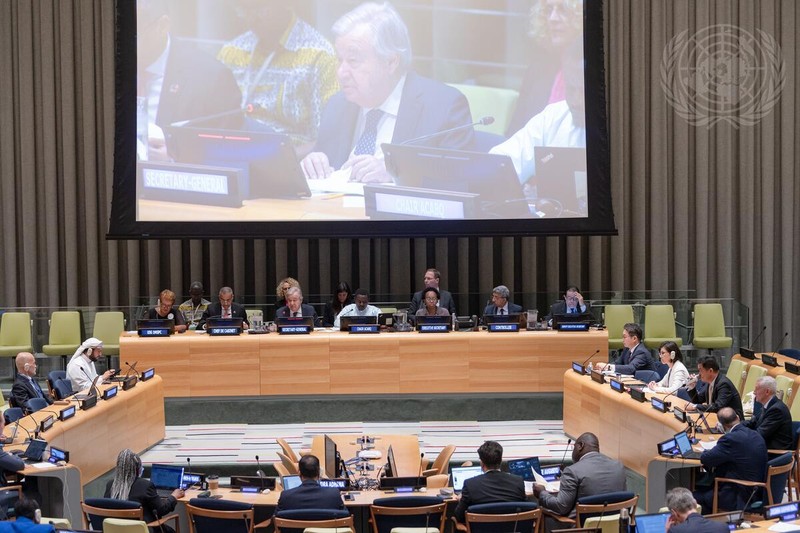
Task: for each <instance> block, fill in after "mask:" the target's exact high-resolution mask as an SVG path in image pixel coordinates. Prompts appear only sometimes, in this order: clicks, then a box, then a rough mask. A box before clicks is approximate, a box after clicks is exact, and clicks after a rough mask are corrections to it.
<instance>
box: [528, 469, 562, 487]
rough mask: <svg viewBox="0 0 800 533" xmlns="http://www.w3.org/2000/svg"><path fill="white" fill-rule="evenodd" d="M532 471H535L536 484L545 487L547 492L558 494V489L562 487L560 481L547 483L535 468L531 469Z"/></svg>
mask: <svg viewBox="0 0 800 533" xmlns="http://www.w3.org/2000/svg"><path fill="white" fill-rule="evenodd" d="M531 470H533V477H534V479H535V480H536V481H534V483H536V484H538V485H542V486H544V490H546V491H547V492H558V489H559V488H560V486H561V482H560V481H547V480H546V479H545V478H543V477H542V475H541V474H540V473H539V472H537V471H536V470H534V469H533V468H531ZM531 490H533V489H531Z"/></svg>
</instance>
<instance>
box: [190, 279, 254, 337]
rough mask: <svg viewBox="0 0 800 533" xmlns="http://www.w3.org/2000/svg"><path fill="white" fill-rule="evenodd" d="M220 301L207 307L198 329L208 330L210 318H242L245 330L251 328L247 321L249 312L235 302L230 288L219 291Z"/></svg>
mask: <svg viewBox="0 0 800 533" xmlns="http://www.w3.org/2000/svg"><path fill="white" fill-rule="evenodd" d="M218 297H219V301H218V302H214V303H213V304H209V305H208V307H206V310H205V312H204V313H203V316H202V317H200V323H199V324H198V325H197V329H206V320H208V319H209V318H241V319H242V320H243V321H244V323H243V326H244V329H247V328H249V327H250V323H249V322H248V321H247V312H246V311H245V310H244V307H243V306H241V305H239V304H237V303H236V302H234V301H233V289H231V288H230V287H222V288H221V289H220V290H219V295H218Z"/></svg>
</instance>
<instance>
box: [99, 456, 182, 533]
mask: <svg viewBox="0 0 800 533" xmlns="http://www.w3.org/2000/svg"><path fill="white" fill-rule="evenodd" d="M143 473H144V467H143V466H142V460H141V459H140V458H139V456H138V455H137V454H135V453H134V452H133V451H132V450H130V449H125V450H122V451H121V452H119V455H117V466H116V467H115V468H114V478H113V479H110V480H109V481H108V483H107V484H106V491H105V494H104V497H105V498H114V499H115V500H129V501H133V502H139V503H140V504H142V509H143V511H144V521H145V522H148V523H149V522H152V521H154V520H158V518H160V517H163V516H166V515H168V514H169V513H171V512H172V511H174V510H175V506H176V505H177V503H178V500H179V499H180V498H183V496H184V494H185V493H184V490H183V489H181V488H177V489H175V490H173V491H172V493H171V494H170V495H168V496H160V495H159V494H158V492H157V491H156V487H155V485H154V484H153V482H152V481H150V480H149V479H147V478H143V477H142V474H143ZM159 529H160V531H162V532H163V533H174V530H173V529H172V528H171V527H169V526H168V525H166V524H164V525H162V526H160V527H159Z"/></svg>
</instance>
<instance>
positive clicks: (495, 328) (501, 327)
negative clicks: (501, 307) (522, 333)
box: [488, 322, 519, 333]
mask: <svg viewBox="0 0 800 533" xmlns="http://www.w3.org/2000/svg"><path fill="white" fill-rule="evenodd" d="M488 328H489V329H488V331H490V332H503V333H509V332H510V333H516V332H518V331H519V323H516V322H515V323H509V324H503V323H502V322H493V323H491V324H489V326H488Z"/></svg>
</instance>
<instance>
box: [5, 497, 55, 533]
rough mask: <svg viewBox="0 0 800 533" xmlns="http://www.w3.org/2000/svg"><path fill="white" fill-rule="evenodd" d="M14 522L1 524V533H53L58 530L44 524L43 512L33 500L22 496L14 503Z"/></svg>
mask: <svg viewBox="0 0 800 533" xmlns="http://www.w3.org/2000/svg"><path fill="white" fill-rule="evenodd" d="M14 516H16V520H15V521H14V522H0V533H4V532H11V533H22V532H25V533H52V532H54V531H55V530H56V528H55V526H53V524H42V523H41V521H42V511H41V509H39V504H38V503H37V502H36V500H34V499H33V498H26V497H25V496H21V497H20V498H19V499H18V500H17V501H16V502H15V503H14Z"/></svg>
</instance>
